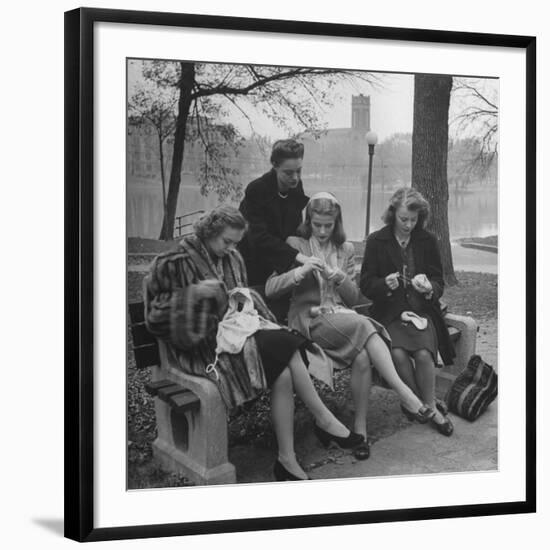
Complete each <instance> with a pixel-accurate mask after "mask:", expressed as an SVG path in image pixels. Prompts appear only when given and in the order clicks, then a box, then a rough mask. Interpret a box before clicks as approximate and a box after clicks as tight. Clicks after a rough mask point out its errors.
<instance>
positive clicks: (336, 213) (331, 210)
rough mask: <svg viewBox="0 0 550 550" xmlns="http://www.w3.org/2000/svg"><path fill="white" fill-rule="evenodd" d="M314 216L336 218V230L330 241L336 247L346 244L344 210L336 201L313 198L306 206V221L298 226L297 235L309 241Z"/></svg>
mask: <svg viewBox="0 0 550 550" xmlns="http://www.w3.org/2000/svg"><path fill="white" fill-rule="evenodd" d="M313 214H319V215H321V216H333V217H334V229H333V231H332V234H331V236H330V240H331V241H332V242H333V243H334V244H335V245H336V246H341V245H343V244H344V243H345V242H346V232H345V231H344V221H343V219H342V208H341V207H340V204H339V203H338V201H337V200H336V198H335V199H334V200H332V199H329V198H325V197H323V198H315V197H313V198H312V199H311V200H310V201H309V202H308V203H307V206H306V216H305V220H304V221H303V222H302V223H301V224H300V225H299V226H298V229H297V230H296V233H297V235H298V236H299V237H302V238H303V239H309V238H310V237H311V219H312V218H313Z"/></svg>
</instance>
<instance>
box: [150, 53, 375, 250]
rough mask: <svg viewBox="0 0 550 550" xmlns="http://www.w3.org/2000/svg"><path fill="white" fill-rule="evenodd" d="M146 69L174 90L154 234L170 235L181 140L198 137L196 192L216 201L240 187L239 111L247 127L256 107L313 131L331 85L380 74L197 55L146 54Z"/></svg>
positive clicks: (288, 127)
mask: <svg viewBox="0 0 550 550" xmlns="http://www.w3.org/2000/svg"><path fill="white" fill-rule="evenodd" d="M150 63H151V67H152V69H151V73H150V74H151V75H152V76H153V78H154V80H155V83H156V84H157V85H158V86H159V87H160V88H165V89H168V90H176V92H177V98H178V100H177V112H176V124H175V129H174V135H173V139H174V143H173V153H172V163H171V169H170V178H169V182H168V194H167V199H166V209H165V215H164V220H163V224H162V229H161V233H160V239H163V240H170V239H172V236H173V229H174V220H175V215H176V206H177V202H178V195H179V188H180V183H181V171H182V166H183V159H184V151H185V147H186V142H187V143H192V144H195V143H200V145H201V151H202V157H203V158H202V162H201V168H200V174H199V183H200V186H201V192H202V193H203V194H207V193H209V192H210V191H215V192H216V193H217V194H218V196H219V197H220V200H223V199H225V198H227V197H232V198H237V197H238V196H239V194H240V192H241V182H240V181H238V178H237V176H238V171H237V170H236V169H235V168H233V167H232V166H231V162H230V161H231V159H232V158H234V156H235V155H237V154H238V152H239V149H240V148H241V146H242V145H243V137H242V135H241V134H240V133H239V131H238V129H237V128H236V127H235V126H234V125H233V124H230V123H229V122H224V121H227V120H229V117H230V115H231V114H234V113H240V114H241V115H242V116H243V117H245V118H246V119H247V120H248V122H249V124H250V126H251V127H252V128H253V127H254V123H253V120H252V119H253V118H254V116H253V115H257V114H261V115H262V116H264V117H267V118H269V119H270V120H271V121H273V122H275V124H277V125H278V126H279V127H280V128H282V129H284V130H285V131H286V132H287V133H288V134H289V135H291V134H293V133H295V132H293V123H294V124H297V125H298V126H299V127H300V128H301V129H302V130H307V131H308V132H311V133H313V134H314V135H318V134H319V133H320V132H322V131H323V130H324V127H323V126H322V125H321V124H320V123H319V119H320V116H319V115H320V113H321V112H322V110H323V109H324V108H328V107H329V106H330V105H331V104H332V101H333V97H334V92H333V89H334V85H335V84H337V83H340V82H343V81H344V82H346V81H347V82H349V83H352V84H353V83H356V82H357V81H359V80H362V81H364V82H367V83H369V84H377V83H378V82H379V81H380V77H378V76H376V75H371V74H369V73H364V72H356V71H347V70H337V69H318V68H304V67H274V66H256V65H228V64H215V63H196V62H188V61H181V62H170V61H152V62H150Z"/></svg>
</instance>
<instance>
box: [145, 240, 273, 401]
mask: <svg viewBox="0 0 550 550" xmlns="http://www.w3.org/2000/svg"><path fill="white" fill-rule="evenodd" d="M222 266H223V280H222V279H221V278H220V277H219V276H218V274H217V272H216V267H215V265H214V263H213V261H212V258H211V257H210V254H209V253H208V252H207V251H206V248H205V247H204V245H203V243H202V242H201V241H200V239H198V237H196V236H194V235H193V236H190V237H185V238H184V239H183V240H182V241H181V242H180V243H179V245H178V247H177V248H176V249H175V250H173V251H170V252H166V253H163V254H160V255H159V256H157V257H156V258H155V260H154V262H153V264H152V266H151V269H150V272H149V274H148V275H147V277H146V278H145V282H144V287H145V292H144V294H145V322H146V324H147V328H148V330H149V331H150V332H151V333H152V334H154V335H155V336H157V337H158V338H161V339H163V340H164V341H165V342H166V343H167V344H168V349H169V352H171V353H172V355H173V356H174V357H175V359H176V361H177V364H178V365H179V367H180V368H181V369H182V370H183V371H185V372H187V373H189V374H194V375H196V376H203V377H206V378H209V379H211V380H212V381H213V382H215V383H216V384H217V385H218V388H219V390H220V393H221V395H222V398H223V400H224V402H225V404H226V406H227V407H228V408H229V409H231V408H234V407H237V406H239V405H241V404H242V403H244V402H246V401H248V400H250V399H253V398H255V397H257V396H258V395H260V394H261V393H262V392H263V391H264V390H265V389H266V388H267V382H266V377H265V372H264V369H263V366H262V362H261V358H260V355H259V353H258V349H257V346H256V341H255V339H254V338H253V337H250V338H248V339H247V340H246V343H245V346H244V348H243V351H242V352H241V353H238V354H231V355H230V354H227V353H222V354H220V356H219V359H218V364H217V365H216V370H217V372H218V375H219V380H217V379H216V376H215V374H214V373H211V374H207V373H206V366H207V365H209V364H210V363H212V362H214V360H215V349H216V332H217V325H218V321H219V320H220V319H221V318H222V317H223V315H224V313H225V310H226V307H227V291H229V290H231V289H233V288H235V287H245V286H247V279H246V270H245V267H244V262H243V259H242V257H241V255H240V254H239V252H237V251H233V252H231V253H230V254H228V255H227V256H225V257H224V258H223V260H222ZM206 279H214V280H219V282H220V285H219V288H220V296H219V297H218V298H217V299H215V300H212V301H213V302H214V303H213V304H208V305H209V306H210V307H209V308H208V310H207V314H206V315H205V316H204V315H203V316H201V311H203V310H204V307H203V306H204V305H205V302H204V300H199V299H198V297H197V290H198V289H197V283H199V282H200V281H204V280H206ZM251 294H252V298H253V299H254V306H255V307H256V309H257V311H258V313H259V314H260V315H261V316H262V317H265V318H266V319H270V320H272V321H274V320H275V319H274V317H273V315H272V314H271V312H270V311H269V310H268V309H267V307H266V305H265V303H264V302H263V300H262V298H261V297H260V296H259V295H258V294H257V293H256V292H254V291H251ZM201 317H203V318H205V322H204V323H202V324H201V323H200V322H198V320H199V319H200V318H201Z"/></svg>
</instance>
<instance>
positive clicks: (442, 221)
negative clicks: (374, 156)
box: [412, 74, 457, 285]
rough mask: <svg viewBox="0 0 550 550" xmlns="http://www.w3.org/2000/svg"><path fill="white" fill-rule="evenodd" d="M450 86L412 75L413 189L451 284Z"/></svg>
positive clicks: (446, 80)
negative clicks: (423, 204)
mask: <svg viewBox="0 0 550 550" xmlns="http://www.w3.org/2000/svg"><path fill="white" fill-rule="evenodd" d="M452 85H453V78H452V76H446V75H423V74H417V75H415V77H414V113H413V136H412V186H413V187H415V188H416V189H418V190H419V191H420V192H421V193H422V194H423V195H424V197H426V199H427V200H428V201H429V203H430V207H431V211H432V215H431V217H430V221H429V222H428V229H429V230H430V231H432V232H433V233H435V235H436V236H437V237H438V240H439V245H440V252H441V261H442V264H443V275H444V278H445V281H446V283H447V284H450V285H454V284H456V283H457V280H456V276H455V273H454V267H453V257H452V254H451V243H450V239H449V219H448V202H449V186H448V182H447V152H448V143H449V103H450V97H451V89H452Z"/></svg>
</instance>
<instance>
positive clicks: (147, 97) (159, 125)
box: [128, 61, 178, 214]
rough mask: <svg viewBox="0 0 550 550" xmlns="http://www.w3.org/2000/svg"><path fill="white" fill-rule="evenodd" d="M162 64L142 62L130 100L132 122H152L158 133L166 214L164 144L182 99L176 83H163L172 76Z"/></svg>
mask: <svg viewBox="0 0 550 550" xmlns="http://www.w3.org/2000/svg"><path fill="white" fill-rule="evenodd" d="M163 72H164V73H165V71H163V70H162V67H160V66H158V65H156V64H155V63H153V62H151V61H145V62H143V65H142V76H143V81H142V84H141V86H140V87H139V88H138V89H137V90H135V91H134V93H133V94H132V95H131V97H130V99H129V101H128V116H129V121H128V122H129V124H130V125H134V126H136V127H138V128H144V127H146V126H149V127H151V128H153V130H154V131H155V133H156V135H157V140H158V151H159V163H160V179H161V184H162V205H163V211H164V213H165V214H166V175H165V151H164V144H165V142H166V141H167V140H168V138H169V137H170V136H171V135H172V134H173V133H174V129H175V127H176V117H175V112H174V109H175V106H176V103H177V100H178V97H177V92H176V90H175V89H174V88H173V87H167V86H165V85H164V84H163V79H164V80H166V78H168V77H169V75H168V74H163Z"/></svg>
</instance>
